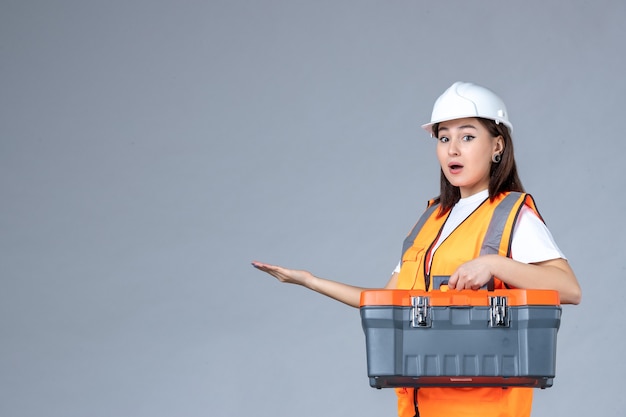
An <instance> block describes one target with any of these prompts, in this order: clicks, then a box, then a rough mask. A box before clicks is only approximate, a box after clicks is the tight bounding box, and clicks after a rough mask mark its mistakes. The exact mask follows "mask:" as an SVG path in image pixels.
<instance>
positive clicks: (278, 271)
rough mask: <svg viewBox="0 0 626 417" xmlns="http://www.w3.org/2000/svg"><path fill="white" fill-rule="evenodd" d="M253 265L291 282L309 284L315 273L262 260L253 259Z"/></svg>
mask: <svg viewBox="0 0 626 417" xmlns="http://www.w3.org/2000/svg"><path fill="white" fill-rule="evenodd" d="M252 266H253V267H255V268H256V269H258V270H260V271H263V272H267V273H268V274H270V275H271V276H273V277H275V278H276V279H278V280H279V281H280V282H286V283H289V284H298V285H304V286H307V283H308V282H310V281H311V279H313V274H311V273H310V272H309V271H302V270H299V269H288V268H283V267H281V266H277V265H270V264H266V263H262V262H257V261H253V262H252Z"/></svg>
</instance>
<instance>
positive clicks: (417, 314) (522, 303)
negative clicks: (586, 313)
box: [360, 289, 561, 388]
mask: <svg viewBox="0 0 626 417" xmlns="http://www.w3.org/2000/svg"><path fill="white" fill-rule="evenodd" d="M360 313H361V321H362V325H363V330H364V332H365V341H366V348H367V372H368V376H369V379H370V385H371V386H372V387H375V388H392V387H428V386H430V387H433V386H436V387H488V386H491V387H493V386H498V387H507V386H523V387H534V388H547V387H550V386H552V383H553V378H554V377H555V368H556V339H557V331H558V329H559V326H560V322H561V306H560V303H559V295H558V292H557V291H552V290H518V289H514V290H495V291H487V290H479V291H472V290H462V291H453V290H450V291H440V290H436V291H430V292H426V291H421V290H367V291H363V292H362V293H361V306H360Z"/></svg>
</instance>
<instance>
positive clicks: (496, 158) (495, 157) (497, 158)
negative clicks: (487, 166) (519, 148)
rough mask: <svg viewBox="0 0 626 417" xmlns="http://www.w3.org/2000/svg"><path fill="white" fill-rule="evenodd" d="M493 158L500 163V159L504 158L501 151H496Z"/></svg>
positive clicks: (495, 162) (496, 162)
mask: <svg viewBox="0 0 626 417" xmlns="http://www.w3.org/2000/svg"><path fill="white" fill-rule="evenodd" d="M491 160H492V161H493V162H494V164H499V163H500V161H501V160H502V155H501V154H499V153H496V154H494V155H493V156H492V157H491Z"/></svg>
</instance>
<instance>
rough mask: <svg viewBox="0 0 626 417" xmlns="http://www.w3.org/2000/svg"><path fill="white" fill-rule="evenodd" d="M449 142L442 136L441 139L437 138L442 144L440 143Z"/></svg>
mask: <svg viewBox="0 0 626 417" xmlns="http://www.w3.org/2000/svg"><path fill="white" fill-rule="evenodd" d="M449 140H450V139H448V138H447V137H446V136H442V137H440V138H439V142H442V143H446V142H448V141H449Z"/></svg>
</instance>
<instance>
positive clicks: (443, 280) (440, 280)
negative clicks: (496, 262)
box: [433, 275, 494, 291]
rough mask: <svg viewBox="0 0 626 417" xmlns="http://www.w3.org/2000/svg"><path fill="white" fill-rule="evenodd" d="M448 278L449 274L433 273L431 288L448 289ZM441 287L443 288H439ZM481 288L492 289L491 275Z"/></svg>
mask: <svg viewBox="0 0 626 417" xmlns="http://www.w3.org/2000/svg"><path fill="white" fill-rule="evenodd" d="M449 280H450V275H434V276H433V290H442V291H447V290H448V281H449ZM441 287H443V289H442V288H441ZM480 289H481V290H487V291H493V289H494V284H493V277H491V279H490V280H489V282H487V283H486V284H485V285H483V286H482V287H480Z"/></svg>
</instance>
